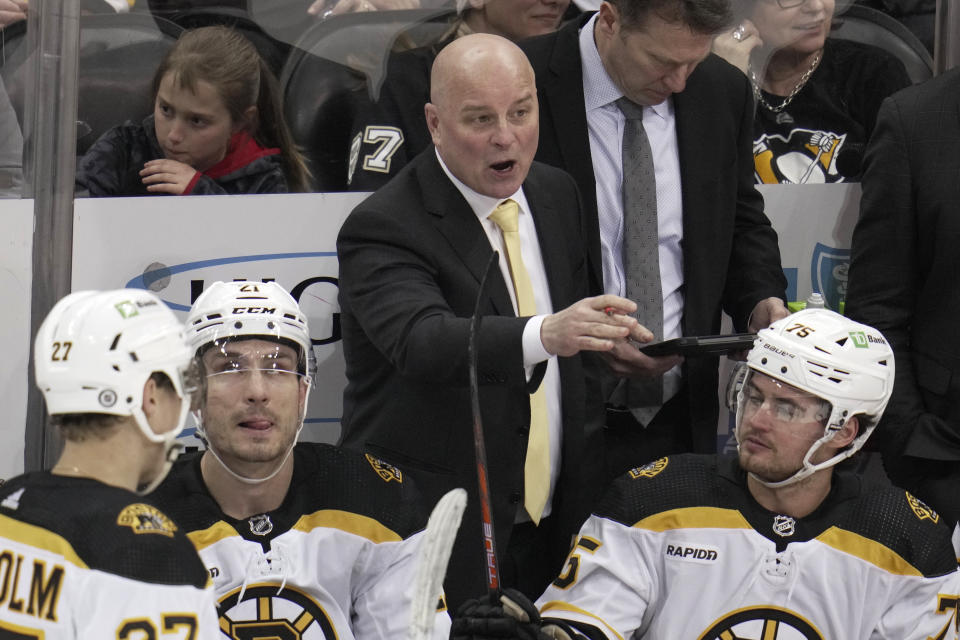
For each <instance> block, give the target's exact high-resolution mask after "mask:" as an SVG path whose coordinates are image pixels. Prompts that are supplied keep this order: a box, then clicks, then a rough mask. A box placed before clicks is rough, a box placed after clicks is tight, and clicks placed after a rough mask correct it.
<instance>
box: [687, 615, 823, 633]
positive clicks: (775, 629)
mask: <svg viewBox="0 0 960 640" xmlns="http://www.w3.org/2000/svg"><path fill="white" fill-rule="evenodd" d="M698 640H823V634H822V633H820V631H819V630H818V629H817V628H816V627H815V626H813V624H812V623H811V622H810V621H809V620H805V619H804V618H802V617H801V616H799V615H797V614H796V613H794V612H792V611H788V610H787V609H781V608H779V607H747V608H744V609H738V610H736V611H732V612H730V613H728V614H727V615H725V616H723V617H722V618H720V619H719V620H717V621H716V622H714V623H713V624H712V625H711V626H710V628H709V629H707V630H706V631H705V632H704V633H702V634H700V637H699V639H698Z"/></svg>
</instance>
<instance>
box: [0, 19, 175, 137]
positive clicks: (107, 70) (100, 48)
mask: <svg viewBox="0 0 960 640" xmlns="http://www.w3.org/2000/svg"><path fill="white" fill-rule="evenodd" d="M19 25H22V28H19ZM181 32H182V28H181V27H179V26H177V25H176V24H174V23H172V22H169V21H167V20H164V19H163V18H156V17H153V16H150V15H147V14H143V13H112V14H111V13H104V14H90V15H83V16H81V18H80V60H79V96H78V104H77V154H78V155H83V153H85V152H86V150H87V148H88V147H89V146H90V145H91V144H93V142H95V141H96V140H97V138H99V137H100V135H101V134H103V133H104V132H105V131H106V130H107V129H109V128H111V127H113V126H116V125H118V124H122V123H123V122H125V121H127V120H132V121H134V122H139V121H140V120H142V119H143V118H145V117H146V116H148V115H150V114H151V113H152V112H153V96H152V82H153V74H154V71H156V68H157V66H159V64H160V60H161V59H162V58H163V56H164V55H166V53H167V51H168V50H169V49H170V47H171V46H173V43H174V42H176V40H177V38H178V37H179V35H180V33H181ZM30 56H31V52H30V51H29V46H28V44H27V38H26V24H25V23H15V24H14V25H11V26H10V27H8V28H7V29H5V30H4V42H3V55H2V56H0V76H2V77H3V83H4V85H5V86H6V89H7V92H8V93H9V95H10V101H11V103H12V104H13V108H14V110H15V111H16V113H17V118H18V119H19V121H20V123H21V125H22V123H23V122H24V100H25V90H26V80H27V74H28V73H29V69H30V66H31V65H29V64H27V63H28V61H29V60H30Z"/></svg>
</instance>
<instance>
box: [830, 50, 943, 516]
mask: <svg viewBox="0 0 960 640" xmlns="http://www.w3.org/2000/svg"><path fill="white" fill-rule="evenodd" d="M958 149H960V70H957V69H953V70H951V71H948V72H946V73H944V74H943V75H940V76H937V77H936V78H934V79H932V80H929V81H927V82H925V83H923V84H920V85H917V86H915V87H910V88H907V89H904V90H903V91H900V92H899V93H896V94H894V95H893V96H891V97H890V98H887V100H886V101H885V102H884V103H883V106H881V108H880V113H879V115H878V116H877V126H876V128H875V129H874V132H873V136H872V137H871V139H870V144H869V146H868V147H867V152H866V154H865V156H864V174H863V182H862V185H863V196H862V199H861V201H860V220H859V221H858V222H857V226H856V228H855V229H854V232H853V247H852V250H851V261H850V281H849V288H848V290H847V302H846V312H847V315H849V316H850V317H851V318H854V319H856V320H859V321H861V322H869V323H872V324H873V325H874V326H876V327H877V328H878V329H880V330H881V331H883V334H884V335H885V336H886V337H887V339H888V340H890V343H891V346H892V347H893V351H894V354H895V356H896V360H897V377H896V384H895V385H894V388H893V397H892V398H891V399H890V404H889V406H888V407H887V410H886V412H885V413H884V415H883V420H882V421H881V422H880V424H879V425H878V426H877V434H876V436H874V437H875V439H876V440H877V443H878V445H879V449H880V451H881V454H882V456H883V461H884V466H885V468H886V471H887V474H888V475H889V476H890V478H891V480H893V482H894V483H896V484H898V485H901V486H903V487H904V488H906V489H909V490H910V491H911V492H913V493H914V494H915V495H916V496H917V497H919V498H920V499H921V500H924V501H926V502H928V503H929V504H930V506H932V507H933V508H934V509H936V510H937V511H939V512H940V513H941V514H943V515H944V516H946V518H947V520H948V522H957V520H958V519H960V498H958V496H957V488H958V487H960V338H958V337H957V324H958V318H960V284H958V281H957V277H958V275H960V250H958V248H957V246H958V240H960V189H958V187H957V176H958V175H960V153H958V151H957V150H958Z"/></svg>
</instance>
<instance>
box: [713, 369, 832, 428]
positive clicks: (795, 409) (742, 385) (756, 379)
mask: <svg viewBox="0 0 960 640" xmlns="http://www.w3.org/2000/svg"><path fill="white" fill-rule="evenodd" d="M732 384H736V385H738V387H739V388H738V389H737V390H736V396H735V397H736V398H737V427H738V428H739V426H740V424H741V423H743V422H747V421H750V420H753V419H755V418H768V419H770V420H773V421H775V422H777V423H781V424H787V425H798V424H809V423H811V422H819V423H822V424H824V425H826V421H827V419H828V418H829V417H830V412H831V410H832V408H833V407H832V405H831V404H830V402H829V401H827V400H824V399H823V398H820V397H817V396H815V395H813V394H812V393H808V392H806V391H803V390H801V389H798V388H796V387H794V386H793V385H789V384H787V383H785V382H781V381H779V380H777V379H776V378H771V377H770V376H768V375H766V374H763V373H759V372H757V371H754V370H752V369H749V368H747V369H746V372H743V371H741V372H740V376H739V381H732ZM727 395H728V398H729V397H731V396H732V395H733V394H732V393H731V392H730V391H728V394H727Z"/></svg>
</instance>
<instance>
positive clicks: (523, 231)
mask: <svg viewBox="0 0 960 640" xmlns="http://www.w3.org/2000/svg"><path fill="white" fill-rule="evenodd" d="M437 160H439V161H440V166H441V167H442V168H443V171H444V173H446V174H447V177H448V178H450V181H451V182H452V183H453V186H455V187H456V188H457V191H459V192H460V193H461V194H463V197H464V199H465V200H466V201H467V204H468V205H470V209H471V210H473V212H474V214H476V216H477V218H478V219H479V220H480V224H481V226H483V230H484V232H485V233H486V234H487V239H488V240H489V241H490V246H491V247H492V248H493V250H494V251H499V252H500V273H501V274H502V275H503V281H504V282H505V283H506V284H507V291H508V292H509V293H510V300H511V302H513V312H514V313H515V314H516V313H517V295H516V292H514V290H513V279H512V278H511V277H510V264H509V262H507V250H506V246H505V245H504V242H503V234H502V232H501V231H500V227H498V226H497V223H496V222H494V221H493V220H491V219H490V214H491V213H493V210H494V209H496V208H497V205H499V204H500V203H501V202H503V201H504V200H507V198H491V197H490V196H485V195H483V194H481V193H477V192H476V191H474V190H473V189H471V188H470V187H468V186H467V185H465V184H464V183H463V182H461V181H460V180H459V179H458V178H457V177H456V176H455V175H453V174H452V173H450V169H448V168H447V165H446V164H445V163H444V162H443V158H441V157H440V153H439V152H437ZM509 199H511V200H513V201H514V202H516V203H517V205H519V208H520V215H519V217H518V227H519V233H520V253H521V254H522V257H523V266H524V267H526V269H527V274H528V275H529V276H530V285H531V286H532V288H533V297H534V298H535V300H536V303H537V314H538V315H536V316H534V317H532V318H531V319H530V320H529V321H527V324H526V325H525V326H524V328H523V364H524V366H525V367H526V371H527V379H528V380H529V379H530V376H531V374H532V373H533V368H534V367H535V366H536V365H537V364H539V363H540V362H543V361H544V360H546V361H547V371H546V373H545V374H544V376H543V381H542V382H541V383H540V384H542V385H543V389H544V393H545V394H546V401H547V425H548V429H549V442H550V491H549V493H548V494H547V504H546V505H545V506H544V509H543V517H547V516H548V515H550V511H551V503H552V502H553V491H554V489H555V488H556V486H557V478H558V477H559V475H560V462H561V460H560V441H561V432H562V429H563V424H562V422H561V415H562V413H561V405H560V402H561V398H560V371H559V368H558V365H557V357H556V356H551V355H550V353H549V352H548V351H547V350H546V349H545V348H544V346H543V341H542V340H541V339H540V326H541V325H542V324H543V319H544V317H545V316H547V315H549V314H551V313H553V302H552V301H551V299H550V287H549V285H548V283H547V272H546V269H544V267H543V255H542V253H541V252H540V241H539V239H538V238H537V229H536V227H535V226H534V222H533V216H532V215H531V213H530V205H529V204H528V203H527V198H526V196H525V195H524V193H523V187H521V188H520V189H518V190H517V192H516V193H514V194H513V195H512V196H510V198H509ZM529 519H530V516H529V515H528V514H527V512H526V510H525V509H524V508H523V504H522V502H521V504H520V508H519V510H518V512H517V520H518V521H522V520H529Z"/></svg>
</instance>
